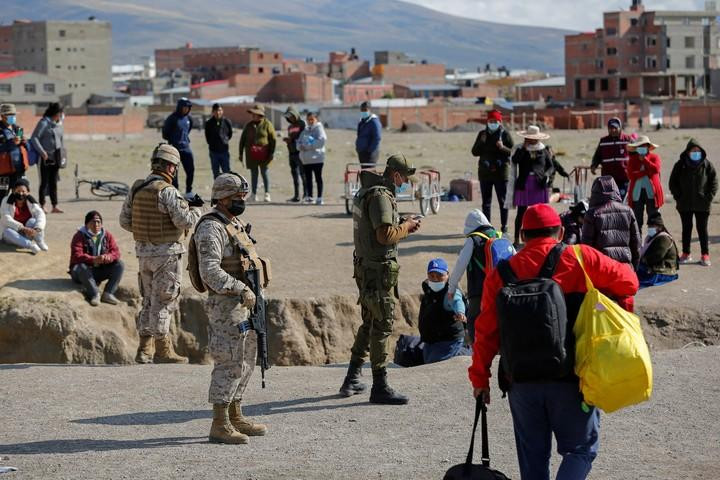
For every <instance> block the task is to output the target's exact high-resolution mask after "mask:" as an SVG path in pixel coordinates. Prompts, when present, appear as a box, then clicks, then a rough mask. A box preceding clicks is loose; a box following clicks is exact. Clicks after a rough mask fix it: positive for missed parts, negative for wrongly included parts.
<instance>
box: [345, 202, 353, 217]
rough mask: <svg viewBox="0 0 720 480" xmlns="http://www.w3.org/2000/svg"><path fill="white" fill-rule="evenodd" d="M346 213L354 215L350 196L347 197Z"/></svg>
mask: <svg viewBox="0 0 720 480" xmlns="http://www.w3.org/2000/svg"><path fill="white" fill-rule="evenodd" d="M345 213H347V214H348V215H352V202H351V201H350V199H349V198H346V199H345Z"/></svg>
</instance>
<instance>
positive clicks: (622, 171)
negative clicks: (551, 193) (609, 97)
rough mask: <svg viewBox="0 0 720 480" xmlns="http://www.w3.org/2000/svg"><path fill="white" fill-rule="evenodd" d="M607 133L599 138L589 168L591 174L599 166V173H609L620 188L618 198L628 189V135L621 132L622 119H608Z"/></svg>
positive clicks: (629, 139) (629, 140)
mask: <svg viewBox="0 0 720 480" xmlns="http://www.w3.org/2000/svg"><path fill="white" fill-rule="evenodd" d="M607 127H608V134H607V136H605V137H602V138H601V139H600V143H598V146H597V148H596V149H595V154H594V155H593V158H592V162H591V164H590V169H591V171H592V173H593V174H595V173H596V172H597V168H598V167H600V174H601V175H610V176H611V177H613V179H614V180H615V183H616V184H617V186H618V188H619V189H620V198H625V194H626V193H627V191H628V181H629V180H628V174H627V164H628V143H630V142H631V141H632V140H631V138H630V135H628V134H627V133H625V132H623V125H622V121H621V120H620V119H619V118H617V117H613V118H611V119H610V120H608V124H607Z"/></svg>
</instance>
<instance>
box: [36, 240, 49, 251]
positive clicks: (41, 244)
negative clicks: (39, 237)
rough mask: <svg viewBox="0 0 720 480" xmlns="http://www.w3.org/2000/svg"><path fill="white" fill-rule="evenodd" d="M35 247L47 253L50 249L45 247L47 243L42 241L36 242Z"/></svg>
mask: <svg viewBox="0 0 720 480" xmlns="http://www.w3.org/2000/svg"><path fill="white" fill-rule="evenodd" d="M37 245H38V247H40V250H42V251H43V252H47V251H48V250H50V248H49V247H48V246H47V243H45V242H44V241H41V242H37Z"/></svg>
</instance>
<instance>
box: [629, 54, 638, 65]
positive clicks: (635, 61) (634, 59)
mask: <svg viewBox="0 0 720 480" xmlns="http://www.w3.org/2000/svg"><path fill="white" fill-rule="evenodd" d="M628 63H629V64H630V65H637V64H638V63H640V57H638V56H637V55H636V56H634V57H630V59H629V60H628Z"/></svg>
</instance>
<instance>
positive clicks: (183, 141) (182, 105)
mask: <svg viewBox="0 0 720 480" xmlns="http://www.w3.org/2000/svg"><path fill="white" fill-rule="evenodd" d="M191 109H192V102H190V100H188V99H187V98H185V97H183V98H180V99H179V100H178V101H177V105H176V106H175V111H174V112H173V113H171V114H170V115H168V117H167V118H166V119H165V123H164V124H163V127H162V138H163V139H164V140H166V141H167V142H168V143H169V144H170V145H172V146H173V147H175V149H176V150H177V151H178V152H179V154H180V161H181V162H182V166H183V169H184V170H185V193H190V192H192V186H193V179H194V178H195V158H194V157H193V152H192V149H191V148H190V132H191V131H192V129H193V119H192V116H191V115H190V110H191ZM172 185H173V187H175V188H179V187H178V175H175V176H174V177H173V179H172Z"/></svg>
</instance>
